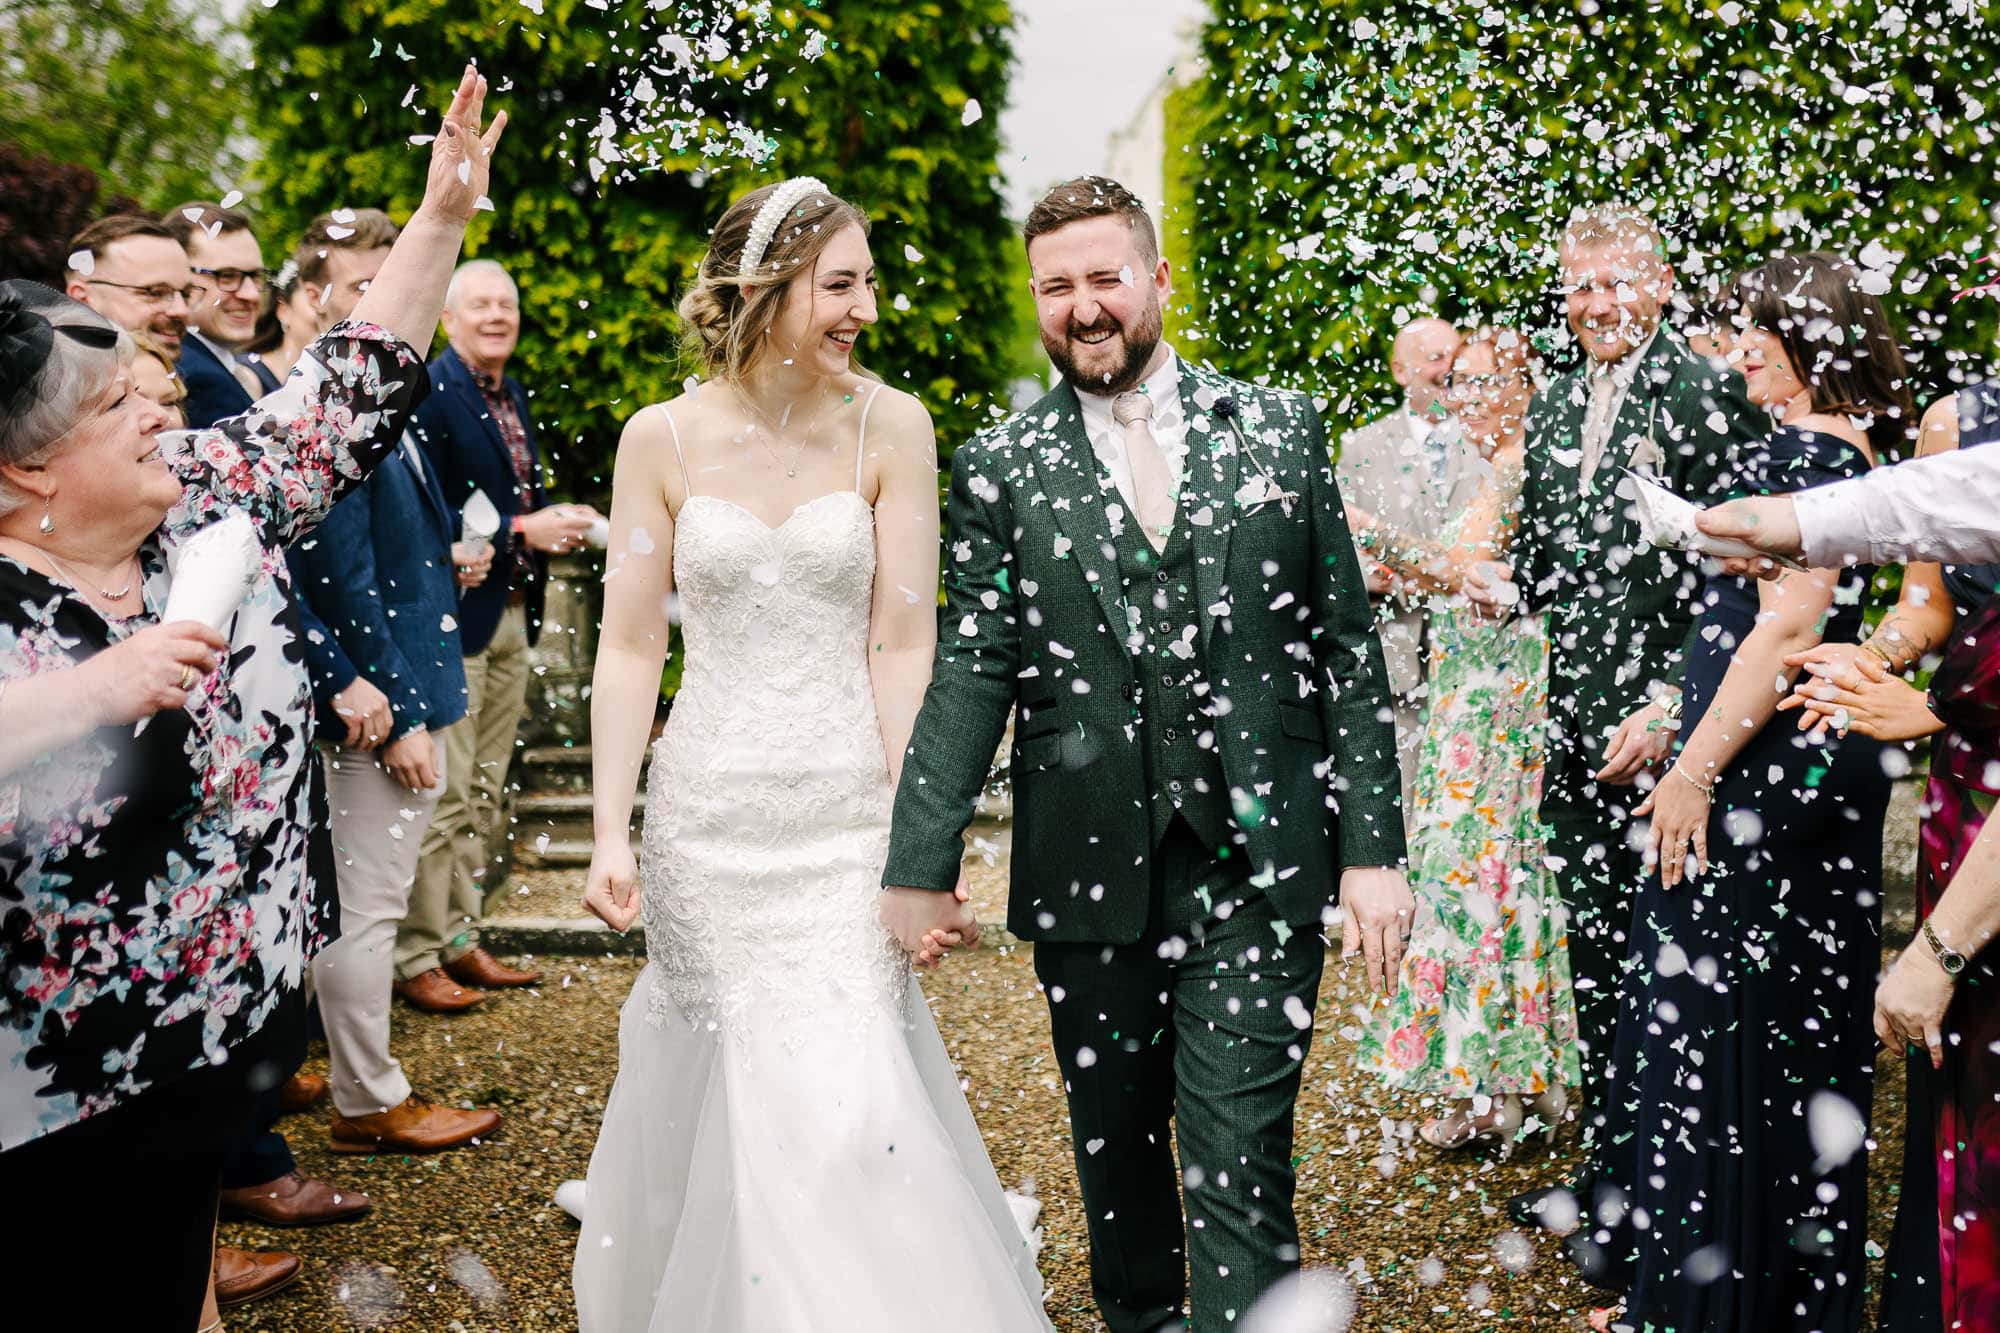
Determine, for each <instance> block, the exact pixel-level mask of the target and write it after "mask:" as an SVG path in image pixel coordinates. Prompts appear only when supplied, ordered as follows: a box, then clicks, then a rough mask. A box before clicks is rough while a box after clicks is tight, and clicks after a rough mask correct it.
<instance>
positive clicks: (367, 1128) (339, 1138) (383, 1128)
mask: <svg viewBox="0 0 2000 1333" xmlns="http://www.w3.org/2000/svg"><path fill="white" fill-rule="evenodd" d="M498 1128H500V1113H499V1112H498V1111H460V1110H456V1109H454V1108H453V1107H449V1106H436V1105H433V1104H432V1103H430V1102H427V1101H425V1100H424V1099H423V1098H421V1097H419V1096H417V1095H416V1094H415V1093H411V1094H410V1095H409V1096H408V1097H406V1098H404V1099H403V1102H402V1104H401V1105H398V1106H392V1107H390V1108H389V1109H388V1110H386V1111H377V1112H376V1113H375V1114H374V1115H357V1116H353V1117H349V1116H344V1115H342V1114H340V1113H339V1112H338V1111H336V1112H334V1115H333V1150H334V1151H335V1152H344V1153H421V1152H442V1151H443V1150H444V1149H446V1148H456V1147H458V1146H460V1145H461V1144H465V1143H469V1142H471V1141H472V1140H473V1139H478V1138H485V1137H486V1136H487V1135H489V1134H491V1133H492V1132H493V1131H494V1130H496V1129H498Z"/></svg>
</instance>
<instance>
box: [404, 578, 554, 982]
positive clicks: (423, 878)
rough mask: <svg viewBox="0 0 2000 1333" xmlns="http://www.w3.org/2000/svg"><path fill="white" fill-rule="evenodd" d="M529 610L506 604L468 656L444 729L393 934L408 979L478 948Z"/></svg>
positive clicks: (522, 692)
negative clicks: (404, 906)
mask: <svg viewBox="0 0 2000 1333" xmlns="http://www.w3.org/2000/svg"><path fill="white" fill-rule="evenodd" d="M528 673H529V662H528V614H527V611H526V610H525V609H524V608H522V607H519V606H510V607H508V608H507V611H506V614H504V615H503V616H501V618H500V627H499V628H498V629H496V630H495V631H494V632H493V641H492V642H491V643H489V644H487V645H486V647H485V648H484V649H483V650H482V651H480V652H478V653H475V654H473V655H472V656H471V657H468V658H466V659H465V709H466V711H465V717H464V718H463V719H461V720H460V721H458V722H456V723H454V724H452V726H451V727H449V728H448V729H447V734H448V735H449V736H450V737H451V743H450V746H449V747H448V752H447V753H446V755H445V770H446V774H447V776H446V781H445V787H444V795H443V797H442V798H440V799H439V801H438V804H437V813H436V814H435V815H433V816H432V818H431V826H430V831H429V832H428V833H426V834H425V835H424V845H423V851H422V853H421V854H420V855H419V857H418V859H417V882H416V886H415V887H414V888H413V889H412V890H411V891H410V910H409V912H408V913H407V914H406V915H405V916H404V918H403V928H402V930H400V931H399V932H397V935H396V975H397V976H399V977H401V978H403V979H404V980H406V981H407V980H408V979H409V978H411V977H414V976H417V975H419V974H421V973H424V972H428V971H430V970H431V969H432V968H434V967H437V966H438V965H439V964H441V963H449V962H453V961H455V960H456V959H457V958H458V957H459V956H460V955H461V954H463V953H465V952H467V951H468V950H470V949H472V948H475V947H476V946H477V945H478V944H479V923H480V921H481V920H482V919H484V917H485V915H486V908H485V896H486V872H487V871H488V870H489V869H490V868H491V867H492V865H493V861H494V851H495V849H496V848H497V847H498V846H499V840H500V837H501V835H502V833H503V832H504V830H503V829H502V828H501V823H500V811H501V798H502V796H503V795H504V794H505V792H506V790H507V770H508V768H509V767H510V766H511V765H512V764H513V762H514V739H515V736H516V734H517V733H518V732H519V731H520V728H521V713H522V711H523V709H524V708H525V707H526V706H527V700H528Z"/></svg>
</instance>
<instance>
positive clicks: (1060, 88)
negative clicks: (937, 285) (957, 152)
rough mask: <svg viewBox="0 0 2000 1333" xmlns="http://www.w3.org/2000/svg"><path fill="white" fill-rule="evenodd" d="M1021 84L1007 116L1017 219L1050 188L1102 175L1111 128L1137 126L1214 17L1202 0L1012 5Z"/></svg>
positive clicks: (1032, 0) (1003, 120) (1018, 1)
mask: <svg viewBox="0 0 2000 1333" xmlns="http://www.w3.org/2000/svg"><path fill="white" fill-rule="evenodd" d="M1014 13H1015V14H1016V15H1017V16H1018V22H1017V24H1016V27H1015V32H1014V55H1015V61H1016V63H1015V67H1014V80H1013V87H1012V89H1011V91H1010V93H1009V96H1008V106H1007V109H1006V111H1005V112H1004V113H1003V114H1002V115H1001V117H1000V135H1001V140H1002V142H1003V144H1004V148H1003V151H1002V154H1001V158H1000V165H1001V169H1002V170H1004V171H1005V172H1006V174H1007V203H1008V208H1009V210H1010V211H1011V213H1012V214H1013V216H1015V217H1019V216H1020V215H1021V214H1023V213H1025V212H1027V208H1028V204H1029V203H1030V202H1031V201H1032V200H1033V199H1034V197H1035V196H1036V195H1037V194H1038V193H1040V192H1041V191H1042V190H1043V189H1044V188H1046V187H1047V186H1049V185H1051V184H1053V183H1054V182H1056V181H1058V180H1061V179H1063V178H1064V177H1067V176H1078V175H1082V174H1084V173H1085V172H1092V171H1099V170H1102V169H1103V167H1104V148H1105V144H1106V143H1107V141H1108V140H1109V139H1110V137H1111V133H1112V131H1113V130H1117V129H1121V128H1123V127H1124V125H1125V124H1126V122H1127V121H1129V120H1131V119H1132V117H1133V115H1134V113H1136V112H1137V111H1138V109H1139V106H1140V104H1141V103H1143V102H1144V101H1145V100H1146V95H1147V94H1148V93H1149V92H1151V91H1152V90H1153V85H1154V84H1156V83H1158V82H1159V80H1160V77H1161V76H1162V75H1163V74H1165V73H1166V72H1167V67H1168V66H1169V65H1171V64H1172V63H1173V62H1174V60H1175V59H1176V58H1177V57H1178V55H1179V54H1180V52H1181V51H1182V50H1184V49H1191V47H1192V42H1191V41H1190V42H1183V41H1182V40H1181V36H1182V34H1183V33H1188V32H1192V31H1193V30H1194V29H1195V28H1196V27H1197V26H1198V25H1199V24H1200V23H1201V22H1202V21H1203V20H1204V19H1205V18H1207V16H1208V6H1207V4H1206V3H1204V0H1014Z"/></svg>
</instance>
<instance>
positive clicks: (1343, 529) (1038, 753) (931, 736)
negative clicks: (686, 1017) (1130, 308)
mask: <svg viewBox="0 0 2000 1333" xmlns="http://www.w3.org/2000/svg"><path fill="white" fill-rule="evenodd" d="M1181 366H1182V378H1181V395H1182V404H1183V406H1184V407H1185V409H1186V413H1187V420H1188V459H1187V469H1186V472H1187V480H1186V483H1185V485H1184V486H1183V487H1182V494H1181V508H1180V513H1179V516H1178V518H1177V521H1178V522H1184V523H1187V524H1189V525H1190V528H1189V531H1190V534H1191V540H1192V541H1193V543H1194V548H1195V549H1194V561H1195V580H1196V589H1197V592H1198V594H1199V596H1198V598H1197V602H1198V604H1199V606H1200V607H1201V612H1200V625H1199V627H1198V628H1199V633H1198V635H1197V637H1196V642H1197V644H1198V646H1199V648H1200V650H1201V651H1202V652H1203V653H1204V654H1205V657H1204V662H1205V665H1206V674H1207V679H1208V680H1209V682H1210V683H1211V685H1212V687H1213V692H1214V696H1215V703H1216V707H1217V710H1218V712H1219V713H1220V716H1218V717H1217V718H1216V719H1215V735H1216V741H1217V744H1218V746H1219V748H1220V750H1221V757H1222V764H1223V770H1224V772H1225V773H1226V775H1227V778H1228V782H1229V786H1230V788H1231V791H1230V793H1229V794H1227V795H1224V794H1223V793H1216V794H1214V795H1213V797H1211V798H1210V799H1214V800H1218V801H1223V800H1227V801H1230V802H1231V803H1232V805H1233V811H1234V814H1235V816H1236V818H1237V820H1238V822H1239V824H1240V825H1241V826H1242V830H1243V832H1242V835H1241V837H1240V839H1239V845H1238V846H1237V847H1236V848H1233V849H1231V850H1232V851H1233V852H1235V853H1236V854H1239V855H1244V856H1246V857H1247V858H1248V864H1249V866H1250V868H1251V871H1252V874H1253V880H1252V882H1253V883H1254V884H1256V885H1258V886H1259V887H1261V888H1263V889H1264V891H1265V892H1266V894H1267V895H1268V896H1269V898H1270V899H1271V901H1272V904H1273V906H1274V907H1275V908H1276V909H1277V911H1278V914H1279V915H1280V916H1281V917H1282V918H1283V919H1284V920H1286V921H1289V922H1294V923H1304V922H1311V921H1318V920H1320V919H1322V917H1323V916H1324V914H1325V913H1326V910H1327V908H1328V906H1329V904H1331V903H1332V902H1334V901H1335V900H1336V897H1337V892H1338V887H1337V886H1338V879H1339V872H1340V871H1341V869H1343V868H1344V867H1348V866H1383V865H1396V864H1399V863H1400V862H1401V861H1402V860H1403V855H1404V851H1403V822H1402V812H1401V810H1400V808H1399V791H1400V779H1399V777H1398V772H1397V767H1396V740H1395V725H1394V720H1393V713H1392V712H1391V710H1390V706H1389V696H1388V688H1387V684H1386V682H1385V679H1384V676H1383V670H1382V657H1381V649H1380V646H1379V644H1378V643H1377V642H1376V638H1375V621H1374V617H1373V616H1372V615H1371V614H1370V612H1369V608H1368V595H1367V591H1366V589H1365V587H1364V586H1363V583H1362V579H1361V571H1360V567H1359V565H1358V564H1357V562H1356V559H1355V555H1354V547H1353V544H1352V541H1351V539H1350V538H1349V536H1348V531H1347V523H1346V519H1345V516H1344V514H1343V512H1342V509H1341V502H1340V496H1339V493H1338V492H1337V490H1336V488H1335V486H1334V480H1333V471H1332V468H1331V466H1330V465H1329V463H1328V460H1327V441H1326V432H1325V428H1324V426H1323V425H1322V424H1321V421H1320V417H1319V413H1318V412H1317V411H1316V410H1315V409H1314V408H1313V405H1312V403H1311V401H1310V400H1308V399H1307V398H1305V397H1304V396H1302V395H1299V394H1295V393H1290V392H1286V391H1283V390H1277V389H1266V388H1260V387H1258V386H1255V385H1250V384H1243V383H1240V382H1237V381H1234V380H1230V379H1227V378H1225V377H1223V376H1221V375H1218V374H1216V373H1214V372H1212V371H1209V370H1206V369H1203V368H1200V367H1196V366H1193V365H1191V364H1189V363H1187V362H1185V361H1183V362H1182V363H1181ZM1267 478H1268V481H1269V483H1271V485H1270V486H1268V487H1267V486H1266V479H1267ZM1272 489H1275V490H1277V491H1283V492H1288V493H1290V498H1288V499H1284V500H1282V501H1281V500H1279V499H1275V498H1273V499H1265V500H1263V501H1262V502H1259V500H1258V497H1257V492H1258V491H1260V490H1272ZM1107 496H1109V497H1111V499H1112V500H1114V501H1115V500H1116V498H1117V492H1116V490H1115V489H1114V488H1113V487H1112V483H1111V481H1110V478H1109V477H1108V476H1106V475H1105V473H1104V471H1103V469H1102V468H1101V467H1100V466H1099V465H1098V463H1097V459H1096V457H1095V455H1094V454H1093V452H1092V450H1091V446H1090V440H1089V437H1088V435H1087V434H1086V433H1085V430H1084V424H1083V415H1082V409H1081V407H1080V405H1079V404H1078V401H1077V397H1076V393H1075V391H1074V390H1072V389H1071V388H1069V387H1068V386H1067V385H1063V386H1061V387H1058V388H1057V389H1056V390H1055V391H1054V392H1052V393H1050V394H1049V395H1048V396H1047V397H1045V398H1043V399H1042V400H1041V401H1040V402H1038V403H1036V404H1035V405H1034V406H1033V407H1031V408H1029V409H1028V410H1027V411H1026V412H1024V413H1021V414H1019V415H1017V416H1015V417H1012V418H1010V419H1009V420H1007V421H1006V422H1004V423H1002V424H1001V425H999V426H997V427H995V428H994V429H993V430H990V431H987V432H985V433H982V434H981V435H979V436H978V437H976V438H975V439H973V440H971V441H970V442H968V443H967V444H965V445H964V446H963V447H961V448H960V449H959V450H958V452H957V453H956V454H955V455H954V456H953V458H952V479H951V499H950V503H949V506H948V516H947V518H948V532H947V535H946V550H945V578H944V584H945V609H944V611H943V613H942V616H941V620H940V626H939V634H938V648H937V659H936V663H935V665H934V667H933V669H932V674H931V683H930V688H929V690H928V691H927V692H926V694H925V695H924V703H923V709H922V711H921V712H920V714H919V715H918V717H917V722H916V728H915V731H914V733H913V734H912V736H911V739H910V749H909V754H908V756H907V757H906V758H905V760H904V764H903V773H902V779H901V781H900V783H899V784H898V787H897V791H896V804H895V821H894V828H893V832H892V834H891V838H890V845H889V859H888V864H887V866H886V868H885V869H884V872H883V883H884V884H890V885H909V886H915V887H921V888H929V889H937V890H948V889H950V888H952V887H953V885H954V884H955V883H956V882H957V879H958V873H959V861H960V858H961V855H962V843H961V836H962V834H963V833H964V831H965V827H966V825H967V824H968V823H969V822H970V821H971V818H972V813H973V802H974V800H975V799H976V798H977V796H978V794H979V791H980V788H981V786H982V785H983V784H984V782H985V780H986V776H987V771H988V768H989V765H990V764H991V762H992V759H993V755H994V751H995V750H996V749H997V748H998V746H999V743H1000V738H1001V735H1002V734H1003V732H1004V730H1005V728H1006V725H1007V717H1008V714H1009V712H1010V711H1017V712H1018V716H1017V720H1016V725H1015V729H1014V746H1013V750H1012V754H1011V760H1012V779H1013V790H1014V841H1013V872H1012V873H1013V877H1012V884H1011V896H1010V901H1009V906H1008V919H1007V924H1008V926H1009V928H1010V929H1011V930H1013V931H1014V933H1015V934H1017V935H1020V936H1022V937H1023V938H1026V939H1031V940H1053V941H1089V942H1104V943H1125V942H1129V941H1132V940H1135V939H1137V938H1138V937H1139V935H1140V934H1141V932H1142V931H1143V929H1144V927H1145V924H1146V917H1147V910H1148V906H1149V902H1150V895H1151V867H1150V858H1151V856H1152V851H1153V849H1152V846H1151V842H1152V839H1151V830H1150V825H1149V822H1148V817H1147V806H1146V801H1145V783H1146V753H1145V751H1146V747H1145V742H1144V738H1143V735H1142V733H1141V731H1140V729H1139V725H1138V720H1137V713H1136V711H1135V709H1134V705H1133V702H1132V700H1133V695H1134V692H1135V685H1134V682H1135V679H1136V677H1135V674H1134V670H1133V666H1132V660H1131V657H1130V655H1129V650H1128V648H1127V646H1126V644H1125V634H1126V626H1127V625H1128V623H1130V621H1129V613H1128V609H1127V605H1126V599H1125V595H1124V592H1123V590H1122V588H1121V586H1120V584H1121V580H1120V578H1119V572H1118V562H1117V556H1116V553H1115V547H1114V545H1113V543H1112V540H1111V535H1112V534H1111V526H1110V524H1111V521H1112V519H1111V515H1110V514H1109V513H1107V510H1106V497H1107ZM1288 511H1289V512H1288Z"/></svg>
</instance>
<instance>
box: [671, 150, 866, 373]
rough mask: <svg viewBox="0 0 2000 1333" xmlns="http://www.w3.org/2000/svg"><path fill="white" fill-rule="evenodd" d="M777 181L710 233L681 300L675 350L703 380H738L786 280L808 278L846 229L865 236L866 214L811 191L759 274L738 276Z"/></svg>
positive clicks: (782, 223) (783, 226)
mask: <svg viewBox="0 0 2000 1333" xmlns="http://www.w3.org/2000/svg"><path fill="white" fill-rule="evenodd" d="M782 184H783V182H782V181H780V182H776V183H774V184H771V185H762V186H759V187H758V188H756V189H754V190H752V191H750V193H748V194H746V195H744V196H743V197H742V198H741V199H738V200H737V201H736V202H735V203H733V204H731V205H730V206H729V208H728V210H727V211H726V212H724V213H723V215H722V217H721V218H720V219H719V220H717V222H716V224H715V229H714V230H713V231H711V232H710V233H709V235H708V253H707V254H706V255H703V256H702V260H701V269H700V272H699V273H698V274H697V276H696V278H695V283H694V286H692V287H690V288H689V289H688V291H687V294H686V295H685V296H683V297H681V303H680V311H679V313H680V317H681V346H682V351H683V353H684V354H685V355H686V357H687V359H688V360H689V361H690V362H692V363H694V364H695V365H696V366H698V367H699V368H700V370H701V372H702V374H703V375H705V376H706V377H707V378H709V379H740V378H742V376H743V374H744V372H745V371H747V370H749V369H750V366H751V364H752V363H753V362H755V361H756V359H757V356H758V353H760V352H761V351H762V350H763V344H764V335H765V334H767V333H769V332H770V331H771V325H772V324H773V323H774V322H775V321H776V320H777V318H778V312H779V311H780V310H781V309H783V308H784V304H785V295H786V293H787V292H788V291H789V290H790V288H791V284H792V279H794V278H796V277H798V276H799V275H801V274H805V275H808V276H810V275H811V273H812V271H813V265H814V263H815V262H816V261H817V260H818V259H819V257H820V254H821V253H822V252H823V251H824V250H825V249H826V247H827V244H828V243H829V242H830V241H832V240H833V238H834V236H836V235H837V234H838V233H840V232H841V231H842V230H844V229H845V228H846V227H848V226H849V225H853V226H857V227H859V228H861V231H862V234H863V235H866V234H867V232H868V216H867V214H865V213H863V212H862V211H861V210H860V209H858V208H856V207H855V206H854V205H853V204H850V203H848V202H847V201H846V200H845V199H842V198H841V197H840V196H839V195H837V194H834V193H833V192H832V191H830V190H815V191H813V192H812V193H811V194H809V195H807V196H806V197H805V198H803V199H801V200H800V201H799V202H798V203H797V204H795V205H794V206H793V207H792V210H791V212H789V213H787V214H786V215H785V216H784V217H783V218H781V219H780V220H779V222H778V227H777V230H776V231H775V232H774V233H773V234H772V237H771V244H770V246H769V247H768V248H767V249H766V250H765V251H764V258H763V259H762V261H760V262H759V263H758V265H757V270H756V272H754V273H751V274H749V275H744V274H743V273H742V272H740V270H741V268H742V264H743V247H744V246H745V245H746V244H748V242H749V240H750V224H751V223H752V222H754V221H756V218H757V210H758V209H760V208H762V207H763V206H764V201H765V200H766V199H769V198H770V197H771V195H772V194H773V192H775V191H776V190H777V189H778V187H779V186H780V185H782Z"/></svg>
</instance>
